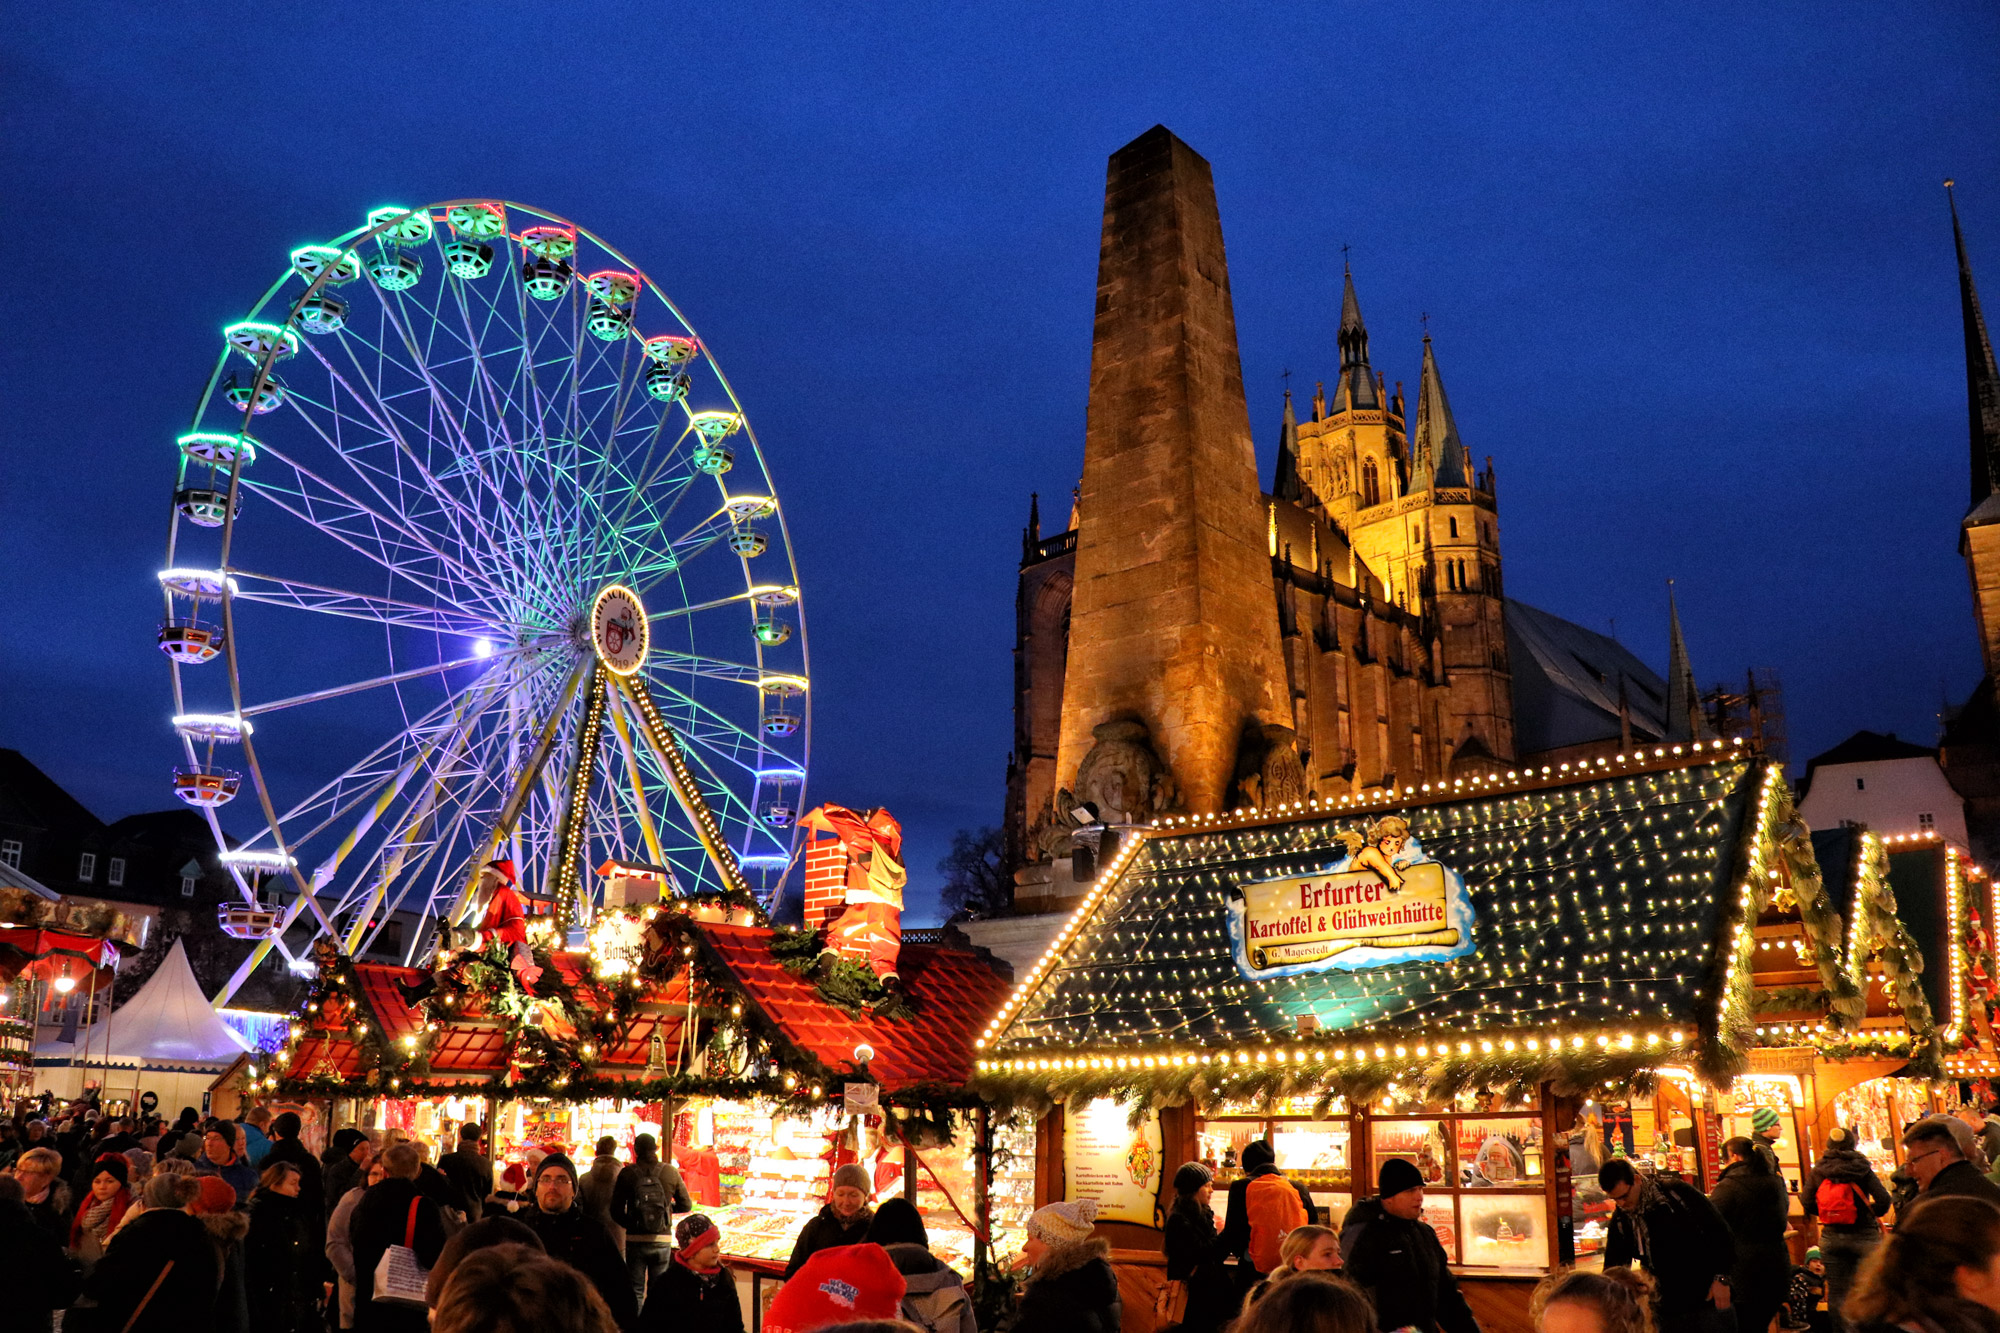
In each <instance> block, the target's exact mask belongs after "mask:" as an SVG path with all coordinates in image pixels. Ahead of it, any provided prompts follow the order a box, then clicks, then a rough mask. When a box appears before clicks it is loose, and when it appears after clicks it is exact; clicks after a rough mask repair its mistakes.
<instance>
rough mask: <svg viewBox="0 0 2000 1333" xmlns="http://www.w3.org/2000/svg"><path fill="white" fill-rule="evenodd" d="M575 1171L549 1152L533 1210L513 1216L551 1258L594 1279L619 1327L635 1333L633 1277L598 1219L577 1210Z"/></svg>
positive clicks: (536, 1187) (538, 1175)
mask: <svg viewBox="0 0 2000 1333" xmlns="http://www.w3.org/2000/svg"><path fill="white" fill-rule="evenodd" d="M576 1185H577V1179H576V1167H575V1165H574V1164H572V1163H571V1162H570V1160H569V1158H568V1157H567V1156H565V1155H564V1154H562V1153H550V1154H549V1155H548V1156H547V1157H544V1158H543V1159H542V1164H541V1166H540V1168H539V1169H537V1171H536V1172H535V1182H534V1190H535V1206H534V1207H532V1208H523V1209H522V1210H521V1211H520V1212H518V1213H516V1214H515V1215H514V1217H515V1220H516V1221H519V1222H525V1223H526V1224H527V1226H528V1229H529V1230H530V1231H533V1232H534V1233H535V1234H536V1235H537V1236H540V1237H541V1238H542V1246H543V1248H544V1249H546V1250H547V1251H548V1252H549V1257H550V1258H552V1259H560V1260H562V1261H563V1262H564V1263H566V1264H568V1265H570V1266H571V1267H572V1268H574V1269H576V1270H577V1271H578V1272H579V1273H582V1274H583V1275H584V1276H585V1277H587V1278H589V1279H590V1285H592V1286H593V1287H596V1288H597V1294H598V1295H600V1296H602V1297H603V1298H604V1304H605V1305H606V1306H607V1307H608V1308H609V1309H610V1311H611V1317H612V1318H613V1319H615V1320H616V1321H617V1322H618V1327H619V1328H621V1329H623V1330H625V1333H631V1330H632V1329H633V1327H634V1326H635V1325H636V1324H637V1323H638V1322H639V1303H638V1301H637V1300H635V1299H634V1298H633V1296H632V1278H631V1274H629V1273H628V1272H627V1271H626V1269H625V1260H624V1259H623V1258H621V1257H620V1256H619V1254H618V1251H616V1250H614V1249H612V1248H611V1237H610V1236H608V1235H606V1234H605V1231H604V1228H603V1227H602V1226H599V1225H598V1223H597V1221H596V1219H595V1218H592V1217H591V1216H589V1215H588V1214H587V1213H585V1212H584V1211H583V1209H582V1208H580V1207H578V1206H577V1199H576V1194H577V1190H576Z"/></svg>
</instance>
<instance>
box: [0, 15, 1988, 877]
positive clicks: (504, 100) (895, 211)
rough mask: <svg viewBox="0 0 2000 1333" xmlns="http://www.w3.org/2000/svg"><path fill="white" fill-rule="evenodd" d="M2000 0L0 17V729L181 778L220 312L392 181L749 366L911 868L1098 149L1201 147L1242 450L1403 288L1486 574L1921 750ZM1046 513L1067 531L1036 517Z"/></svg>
mask: <svg viewBox="0 0 2000 1333" xmlns="http://www.w3.org/2000/svg"><path fill="white" fill-rule="evenodd" d="M1996 52H2000V11H1996V10H1994V9H1993V8H1991V7H1988V6H1974V5H1942V4H1915V5H1906V6H1898V7H1896V8H1895V9H1893V10H1889V9H1884V8H1883V7H1881V6H1876V5H1863V4H1846V5H1843V4H1811V5H1807V4H1797V5H1789V4H1767V5H1757V6H1721V5H1691V6H1675V7H1662V6H1657V5H1636V4H1629V5H1628V4H1611V5H1599V6H1589V7H1584V6H1567V5H1539V6H1538V5H1531V4H1518V5H1506V6H1496V5H1488V4H1447V3H1438V4H1407V5H1388V4H1379V3H1374V4H1369V3H1330V4H1319V5H1310V6H1305V5H1299V6H1288V5H1265V6H1256V7H1248V8H1246V7H1242V6H1223V5H1201V4H1175V5H1158V6H1139V5H1130V6H1117V5H1113V6H1086V5H1063V6H1054V5H1047V6H1020V5H1005V4H987V5H977V6H931V5H912V6H895V5H857V6H841V7H831V6H823V5H798V6H776V5H774V6H731V5H724V6H709V7H695V6H660V5H640V4H588V3H573V4H566V5H560V6H558V5H545V4H534V3H515V4H502V5H494V4H490V3H489V4H480V5H468V4H456V3H436V4H431V5H426V6H409V5H394V6H392V5H380V4H371V3H361V4H355V5H350V6H344V7H340V8H320V9H314V10H303V9H301V8H299V7H293V6H271V5H249V4H207V5H202V6H198V7H196V6H171V7H170V6H160V5H144V6H140V5H129V4H93V5H90V6H83V5H76V4H68V3H46V4H40V5H34V6H23V7H20V8H18V9H17V11H16V12H15V13H14V14H13V15H12V16H11V17H10V30H9V32H8V34H7V35H6V37H5V38H4V39H0V58H4V60H5V68H4V84H0V88H4V92H0V114H4V117H5V121H4V127H0V128H4V133H0V161H4V166H5V171H6V179H7V180H8V182H9V188H8V189H7V190H6V191H4V198H0V209H4V213H5V217H6V222H7V232H8V235H9V238H10V241H11V244H10V245H9V247H8V262H7V272H8V278H9V280H8V281H7V282H5V283H4V284H0V318H4V321H5V327H6V329H7V330H8V336H7V337H6V338H5V339H4V340H0V376H4V381H0V383H4V390H5V397H4V401H5V404H6V410H5V412H4V414H0V432H4V436H0V438H4V440H5V443H6V446H7V453H6V456H7V458H8V460H9V466H8V475H7V481H6V484H5V486H4V488H0V504H4V521H3V522H0V561H4V562H5V566H6V567H7V568H8V569H9V570H10V572H11V576H12V577H11V579H10V592H11V593H12V596H11V599H10V609H11V612H12V614H11V616H10V627H9V630H8V631H7V633H6V636H5V642H6V645H7V652H6V654H5V658H4V663H5V665H4V667H0V671H4V674H3V675H0V699H4V701H5V706H4V708H0V744H6V745H11V746H15V747H18V748H20V749H22V750H24V751H26V752H27V753H28V754H29V755H30V756H31V757H32V758H34V759H35V760H37V761H38V762H39V763H41V764H42V765H43V766H44V767H45V768H47V769H49V770H50V771H51V772H52V773H53V774H54V775H55V776H56V777H57V778H59V779H60V780H62V781H63V782H65V783H67V784H68V785H69V786H70V787H71V788H72V789H73V790H75V791H76V792H77V793H78V794H79V795H80V796H81V797H83V799H84V800H85V801H86V802H87V803H89V804H90V805H91V806H92V807H93V808H94V809H96V810H97V811H98V813H100V814H102V815H104V816H106V817H113V816H116V815H120V814H124V813H129V812H131V811H134V810H138V809H145V808H156V807H159V806H162V805H165V804H167V803H168V802H169V798H168V796H167V786H166V775H167V771H168V769H169V768H170V767H171V765H172V763H173V762H174V758H175V754H174V745H173V741H172V736H171V733H170V732H169V731H168V729H167V727H166V716H167V713H168V711H169V709H168V701H167V682H166V674H165V667H164V664H163V662H162V661H161V659H160V657H159V655H158V653H157V651H156V650H155V649H154V647H153V644H152V628H153V624H154V621H155V620H156V619H157V615H158V609H157V601H156V598H155V595H154V593H153V585H152V579H151V576H152V573H153V571H154V570H155V569H157V568H158V567H159V560H160V555H161V551H162V549H163V546H164V540H165V532H166V518H167V512H168V502H169V491H170V488H171V483H172V455H171V452H170V447H169V445H168V441H169V440H170V438H171V435H172V433H173V432H175V431H176V430H177V429H179V428H181V426H182V423H183V422H184V421H185V420H186V418H187V416H188V414H189V411H190V409H191V407H192V404H193V401H194V397H195V395H196V394H197V393H198V392H199V390H200V387H201V385H202V383H203V381H204V378H205V376H206V374H207V370H208V367H209V365H210V364H211V360H212V357H213V354H214V353H213V348H214V346H215V342H214V340H215V335H216V330H217V329H218V327H219V326H220V325H221V324H223V323H224V322H226V321H228V320H229V319H231V318H234V317H235V316H237V315H238V314H239V313H240V311H241V310H242V309H243V308H245V307H247V306H248V305H249V304H250V303H251V302H252V301H253V300H254V299H255V297H256V296H257V294H259V293H260V292H261V291H262V289H263V287H264V286H265V285H266V284H268V283H269V282H270V281H271V279H272V278H273V277H274V276H275V274H276V272H277V270H278V267H279V266H280V265H281V264H282V263H283V262H284V256H285V254H286V253H287V251H289V250H290V248H291V247H292V246H294V245H297V244H300V243H302V242H305V241H311V240H317V239H321V238H322V237H323V236H324V235H326V234H329V233H333V232H338V231H340V230H343V229H345V228H346V227H348V226H350V225H352V224H353V223H354V222H355V221H357V220H358V219H359V218H360V217H361V216H362V215H363V214H364V213H365V211H366V210H367V209H368V208H369V207H371V206H373V205H375V204H378V203H382V202H385V201H390V200H397V201H403V202H408V203H416V202H421V201H427V200H432V199H444V198H454V197H462V196H467V195H494V196H498V197H507V198H514V199H518V200H522V201H524V202H528V203H533V204H536V205H539V206H541V207H545V208H548V209H550V210H552V211H554V212H557V213H561V214H564V215H566V216H569V217H572V218H575V219H576V220H578V221H579V222H582V223H583V224H584V225H586V226H588V227H590V228H591V229H593V230H595V231H597V232H598V233H600V234H602V235H604V236H605V237H607V238H608V239H610V240H611V241H612V242H613V243H615V244H617V245H619V246H620V247H621V248H623V249H625V250H626V251H627V252H629V253H630V254H632V255H633V256H634V258H635V259H637V260H638V261H639V262H640V263H641V264H643V265H644V266H645V267H646V268H647V270H648V271H649V272H650V273H652V274H653V275H654V276H655V278H656V279H658V280H659V281H660V282H661V284H662V285H663V286H664V287H665V288H666V290H667V291H668V292H669V293H670V294H671V295H672V296H673V297H674V298H675V300H676V301H677V302H679V303H680V304H681V306H682V307H683V309H685V310H686V311H687V312H688V314H689V317H690V318H691V320H692V321H693V322H694V324H695V325H696V327H697V328H699V329H700V330H702V332H703V334H704V336H705V337H706V338H707V339H708V341H709V342H710V344H711V345H712V346H713V347H714V348H715V349H716V351H717V355H718V357H719V358H720V359H721V360H722V363H723V364H724V365H725V366H726V367H727V369H728V371H729V373H730V375H731V378H732V379H733V381H734V382H735V384H736V386H737V390H738V392H739V394H740V395H741V397H742V399H743V401H744V403H745V405H746V406H747V408H748V410H749V412H750V414H751V417H752V420H753V422H754V423H755V424H756V427H757V430H758V433H759V436H760V438H761V439H762V440H763V442H764V446H765V450H766V454H767V457H768V459H769V461H770V464H771V467H772V469H773V472H774V475H775V477H776V480H777V485H778V489H779V494H780V496H781V497H782V499H783V502H784V504H785V506H786V511H787V513H788V515H789V519H790V527H791V531H792V535H793V540H794V543H795V547H796V550H797V553H798V558H799V561H800V565H801V575H802V579H803V582H804V586H805V588H806V597H807V605H808V613H809V623H810V633H811V641H812V653H813V665H814V697H815V700H816V733H815V743H814V772H813V788H814V795H815V796H816V797H817V798H821V799H829V800H836V801H841V802H843V803H847V804H854V805H876V804H881V805H887V806H888V807H889V808H890V809H891V810H893V811H894V812H895V813H896V814H898V815H899V816H900V817H902V818H903V820H904V821H905V823H906V825H907V826H908V829H909V834H910V839H911V863H912V866H913V869H914V871H915V880H916V882H917V885H918V887H919V896H920V897H921V896H922V895H923V893H924V891H925V890H926V889H927V888H928V881H929V880H930V879H932V878H933V877H932V876H931V875H930V873H929V871H930V866H931V864H932V863H933V862H935V860H936V859H937V857H938V856H939V855H941V854H942V853H943V851H944V849H945V846H946V844H947V843H948V841H949V838H950V834H951V832H952V830H953V829H956V828H959V827H965V826H972V825H978V824H982V823H995V822H997V821H998V819H999V816H1000V807H1001V797H1002V777H1003V771H1004V766H1005V760H1006V753H1007V748H1008V745H1009V735H1010V731H1009V728H1010V719H1009V690H1010V670H1011V668H1010V661H1009V650H1010V647H1011V634H1012V580H1013V568H1014V563H1015V561H1016V559H1017V557H1018V551H1019V528H1020V525H1021V523H1022V522H1023V520H1024V518H1025V514H1026V510H1027V499H1028V493H1029V492H1030V491H1032V490H1039V491H1040V492H1041V493H1042V495H1043V496H1044V497H1045V499H1046V498H1048V497H1054V496H1063V495H1066V494H1067V492H1068V490H1069V488H1070V486H1071V485H1072V484H1073V483H1074V481H1075V478H1076V473H1077V469H1078V466H1079V462H1080V453H1081V445H1082V426H1083V412H1084V400H1085V391H1086V374H1087V369H1088V364H1089V354H1090V322H1091V311H1092V297H1093V285H1094V277H1095V264H1096V254H1097V238H1098V222H1099V214H1100V208H1101V192H1102V188H1103V172H1104V159H1105V158H1106V156H1107V155H1108V154H1109V153H1111V152H1112V151H1113V150H1114V149H1116V148H1117V147H1119V146H1120V145H1121V144H1123V143H1125V142H1126V141H1128V140H1130V139H1131V138H1133V137H1135V136H1136V135H1138V134H1139V133H1141V132H1143V131H1144V130H1145V129H1146V128H1148V127H1149V126H1151V125H1152V124H1154V123H1155V122H1163V123H1165V124H1166V125H1168V126H1169V127H1171V128H1172V129H1173V130H1174V131H1175V132H1176V133H1178V134H1179V135H1180V136H1181V137H1182V138H1184V139H1186V140H1187V141H1188V142H1189V143H1190V144H1191V145H1193V146H1194V147H1195V149H1196V150H1197V151H1199V152H1201V153H1202V154H1203V155H1205V156H1206V157H1207V158H1208V159H1209V160H1210V162H1211V163H1212V164H1213V165H1214V169H1215V178H1216V183H1217V190H1218V193H1219V196H1220V200H1221V206H1222V215H1223V226H1224V231H1225V235H1226V237H1227V241H1228V246H1229V258H1230V268H1231V279H1232V283H1233V287H1234V293H1235V302H1236V315H1237V323H1238V329H1239V334H1240V338H1241V343H1242V350H1243V359H1244V375H1245V382H1246V384H1247V385H1248V386H1249V390H1250V394H1251V414H1252V421H1253V424H1254V425H1255V427H1256V430H1257V434H1258V442H1259V449H1260V457H1261V459H1262V462H1263V466H1264V468H1265V470H1266V472H1267V473H1268V470H1269V466H1270V458H1271V454H1272V451H1273V447H1274V444H1275V434H1276V427H1277V420H1278V412H1279V388H1280V380H1279V374H1280V372H1281V371H1282V370H1283V369H1285V368H1290V369H1291V370H1292V371H1293V372H1294V380H1293V383H1294V384H1295V386H1302V387H1305V388H1307V389H1309V387H1310V385H1311V383H1312V382H1313V380H1314V379H1315V378H1320V377H1324V376H1327V375H1329V374H1331V372H1332V370H1333V368H1334V366H1335V364H1336V353H1335V349H1334V336H1333V335H1334V329H1335V325H1336V323H1337V318H1338V301H1339V274H1340V263H1339V260H1340V254H1339V247H1340V246H1341V245H1342V244H1348V245H1351V246H1352V247H1353V250H1352V258H1353V264H1354V270H1355V278H1356V283H1357V285H1358V287H1359V291H1360V296H1361V301H1362V308H1363V311H1364V313H1365V315H1366V317H1367V319H1368V323H1369V330H1370V334H1371V346H1372V352H1373V357H1374V361H1375V364H1376V365H1377V366H1378V367H1379V368H1381V369H1382V370H1383V371H1384V372H1385V373H1386V374H1387V375H1388V376H1389V378H1390V379H1391V380H1394V379H1397V378H1401V379H1403V380H1405V381H1406V382H1411V383H1413V382H1414V380H1415V377H1416V369H1417V356H1418V350H1419V342H1418V339H1419V336H1420V328H1419V323H1418V317H1419V315H1420V313H1422V312H1426V311H1428V312H1429V314H1430V316H1431V322H1430V327H1431V332H1432V334H1433V336H1434V337H1435V339H1436V350H1437V355H1438V360H1439V364H1440V366H1441V368H1442V370H1443V373H1444V375H1445V379H1446V383H1447V385H1448V387H1449V389H1450V393H1451V400H1452V406H1453V408H1454V411H1455V413H1456V416H1457V419H1458V424H1459V427H1460V430H1461V432H1462V433H1463V435H1464V437H1465V439H1466V441H1467V443H1468V444H1469V445H1470V447H1471V449H1472V451H1473V453H1474V454H1475V455H1476V456H1479V455H1484V454H1488V453H1490V454H1492V455H1493V457H1494V460H1495V463H1496V465H1497V469H1498V475H1499V484H1500V504H1501V510H1500V512H1501V521H1502V544H1503V552H1504V557H1505V562H1506V574H1507V583H1508V591H1509V593H1510V594H1511V595H1513V596H1516V597H1520V598H1522V599H1524V600H1527V601H1530V602H1533V603H1535V604H1536V605H1539V606H1543V607H1546V608H1548V609H1550V610H1553V611H1555V612H1557V613H1559V614H1562V615H1564V616H1567V617H1569V618H1571V619H1574V620H1577V621H1579V622H1581V623H1583V624H1586V625H1590V626H1593V627H1600V628H1608V627H1609V626H1610V625H1611V623H1612V622H1613V621H1614V620H1615V622H1616V626H1617V633H1618V635H1619V637H1620V638H1621V639H1623V640H1624V641H1625V642H1626V643H1627V644H1628V645H1630V646H1631V647H1632V648H1633V649H1634V650H1635V651H1637V652H1638V653H1639V654H1640V655H1641V656H1643V657H1646V658H1648V659H1649V660H1652V661H1654V662H1656V663H1663V661H1664V657H1665V592H1664V583H1665V580H1666V579H1667V578H1669V577H1673V578H1676V579H1677V580H1678V585H1677V586H1678V589H1679V594H1680V598H1681V609H1682V614H1683V617H1684V620H1685V623H1686V627H1687V632H1688V638H1689V644H1690V648H1691V651H1692V654H1693V657H1694V661H1695V666H1696V669H1697V672H1698V673H1699V674H1700V675H1701V676H1702V678H1703V680H1704V682H1707V681H1709V680H1713V679H1721V678H1724V677H1732V678H1733V677H1740V675H1741V672H1742V671H1743V669H1744V668H1745V667H1747V666H1752V665H1755V666H1771V667H1775V668H1777V669H1778V671H1779V672H1780V673H1781V675H1782V676H1783V678H1784V682H1785V685H1786V690H1787V706H1788V709H1789V713H1790V727H1791V732H1792V749H1793V754H1794V756H1795V758H1796V759H1799V760H1802V759H1803V758H1805V757H1807V756H1809V755H1811V754H1813V753H1815V752H1817V751H1818V750H1821V749H1824V748H1826V747H1828V746H1829V745H1831V744H1833V743H1834V742H1835V741H1837V740H1839V739H1840V738H1841V737H1843V736H1845V735H1847V734H1848V733H1849V732H1851V731H1853V730H1854V729H1856V728H1858V727H1864V726H1865V727H1871V728H1875V729H1879V730H1895V731H1898V732H1899V733H1901V734H1903V735H1905V736H1908V737H1912V738H1918V739H1923V740H1929V739H1931V738H1932V737H1933V735H1934V731H1935V715H1936V712H1937V710H1938V707H1939V703H1940V700H1941V699H1944V698H1955V697H1958V696H1962V695H1963V694H1964V693H1965V692H1966V691H1967V690H1968V689H1969V688H1970V686H1971V685H1972V684H1973V683H1974V681H1975V680H1976V678H1977V673H1978V665H1977V654H1976V646H1975V640H1974V636H1973V630H1972V626H1971V623H1970V614H1969V611H1970V606H1969V598H1968V595H1967V591H1966V586H1965V582H1964V575H1963V571H1962V566H1961V565H1960V564H1959V562H1958V559H1957V555H1956V550H1955V538H1956V533H1955V522H1956V520H1957V518H1958V517H1959V515H1960V514H1961V512H1962V511H1963V508H1964V499H1965V488H1966V477H1965V471H1966V462H1965V453H1966V449H1965V430H1966V423H1965V406H1964V403H1965V399H1964V387H1963V368H1962V356H1961V347H1960V335H1959V325H1958V307H1957V293H1956V287H1955V278H1954V271H1953V266H1952V260H1951V251H1950V234H1949V227H1948V222H1947V218H1946V214H1945V208H1944V198H1943V194H1942V191H1941V190H1940V188H1939V183H1940V181H1941V179H1942V178H1943V177H1945V176H1947V175H1955V176H1957V177H1958V179H1959V181H1960V191H1959V198H1960V205H1961V209H1962V211H1963V213H1964V215H1965V218H1966V223H1967V228H1968V236H1969V240H1970V243H1971V245H1972V248H1973V256H1974V262H1975V264H1978V265H1981V266H1982V267H1981V274H1982V276H1984V277H1986V278H1987V280H1988V284H1989V289H1990V290H1991V291H1994V292H1996V293H2000V176H1996V175H1995V174H1994V173H1995V172H1996V169H2000V79H1996V77H1995V74H1994V70H1995V69H1996V68H2000V65H1996V61H1995V55H1996ZM1051 507H1055V508H1059V507H1060V506H1059V504H1058V505H1055V506H1051Z"/></svg>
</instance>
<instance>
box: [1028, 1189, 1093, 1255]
mask: <svg viewBox="0 0 2000 1333" xmlns="http://www.w3.org/2000/svg"><path fill="white" fill-rule="evenodd" d="M1096 1222H1097V1200H1095V1199H1073V1200H1071V1201H1070V1202H1068V1203H1048V1204H1043V1205H1042V1206H1041V1207H1040V1208H1037V1209H1035V1211H1034V1212H1032V1213H1029V1214H1028V1234H1029V1235H1030V1236H1033V1237H1034V1238H1035V1239H1036V1240H1039V1241H1041V1242H1042V1244H1044V1245H1074V1244H1076V1243H1077V1242H1078V1241H1083V1240H1088V1239H1090V1229H1091V1227H1092V1226H1093V1225H1095V1224H1096Z"/></svg>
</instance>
